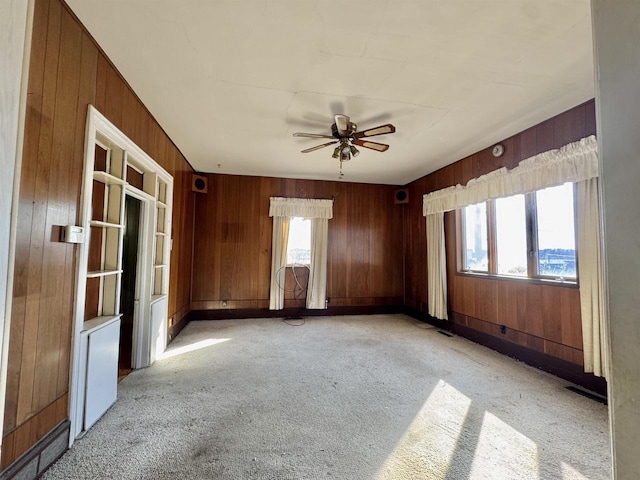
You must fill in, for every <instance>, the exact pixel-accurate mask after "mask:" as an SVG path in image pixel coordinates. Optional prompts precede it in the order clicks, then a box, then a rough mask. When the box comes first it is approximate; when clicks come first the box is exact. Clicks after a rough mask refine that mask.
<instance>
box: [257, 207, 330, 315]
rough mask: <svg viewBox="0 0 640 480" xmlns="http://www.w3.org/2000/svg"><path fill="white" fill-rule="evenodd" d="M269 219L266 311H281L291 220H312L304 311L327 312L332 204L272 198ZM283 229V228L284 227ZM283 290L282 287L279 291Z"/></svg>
mask: <svg viewBox="0 0 640 480" xmlns="http://www.w3.org/2000/svg"><path fill="white" fill-rule="evenodd" d="M269 216H270V217H273V239H272V247H271V248H272V258H271V285H270V292H269V308H270V309H271V310H282V309H283V308H284V289H283V288H282V287H283V286H284V278H285V268H283V267H284V266H285V265H286V263H287V240H288V238H289V220H290V218H291V217H303V218H308V219H310V220H311V264H310V265H309V282H308V284H307V302H306V306H307V308H313V309H324V308H326V301H325V300H326V295H327V242H328V238H327V237H328V230H329V227H328V226H329V219H331V218H333V200H322V199H309V198H283V197H271V198H270V205H269ZM285 225H286V226H285ZM281 286H282V287H281Z"/></svg>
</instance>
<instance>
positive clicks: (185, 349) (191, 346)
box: [158, 338, 231, 360]
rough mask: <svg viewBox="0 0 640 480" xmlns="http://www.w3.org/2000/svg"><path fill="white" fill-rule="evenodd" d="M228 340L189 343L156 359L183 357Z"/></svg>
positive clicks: (172, 349) (211, 339)
mask: <svg viewBox="0 0 640 480" xmlns="http://www.w3.org/2000/svg"><path fill="white" fill-rule="evenodd" d="M229 340H231V339H230V338H208V339H206V340H201V341H199V342H195V343H191V344H189V345H183V346H181V347H176V348H170V349H169V350H167V351H166V352H164V353H163V354H162V355H160V356H159V357H158V359H159V360H164V359H165V358H171V357H177V356H178V355H184V354H185V353H190V352H195V351H196V350H201V349H203V348H207V347H211V346H213V345H217V344H219V343H223V342H228V341H229Z"/></svg>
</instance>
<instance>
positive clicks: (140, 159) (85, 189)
mask: <svg viewBox="0 0 640 480" xmlns="http://www.w3.org/2000/svg"><path fill="white" fill-rule="evenodd" d="M98 136H102V137H104V138H106V139H108V140H109V142H110V143H112V144H114V145H117V147H118V148H120V149H122V150H123V152H126V154H125V155H124V162H123V169H125V171H124V172H123V176H124V175H125V174H126V157H127V155H132V156H133V157H134V161H135V164H136V167H138V169H139V168H142V169H144V171H145V172H149V173H152V174H153V175H154V178H159V179H160V180H161V181H163V182H164V183H166V184H167V199H166V200H167V202H166V203H167V208H166V212H167V214H168V215H167V216H168V219H166V225H167V228H168V230H167V231H168V232H170V231H171V230H170V228H171V214H172V206H173V198H172V195H173V177H172V176H171V175H169V173H168V172H167V171H166V170H164V169H163V168H162V167H161V166H160V165H159V164H157V163H156V162H155V161H154V160H153V159H152V158H151V157H150V156H149V155H147V154H146V153H145V152H144V150H142V149H141V148H140V147H138V146H137V145H136V144H135V143H134V142H133V141H131V140H130V139H129V138H128V137H127V136H126V135H125V134H124V133H122V132H121V131H120V130H119V129H118V128H117V127H115V126H114V125H113V124H112V123H111V122H110V121H109V120H108V119H107V118H106V117H105V116H104V115H102V114H101V113H100V112H99V111H98V110H96V108H95V107H93V106H92V105H89V108H88V113H87V126H86V132H85V156H84V178H83V183H82V194H81V199H80V209H79V214H80V225H81V226H83V227H84V228H85V229H87V231H88V229H89V226H90V221H91V195H92V189H93V167H94V165H93V162H94V155H95V145H96V138H97V137H98ZM125 194H130V195H133V196H135V197H137V198H140V199H141V200H143V201H144V202H145V208H144V212H146V214H147V215H148V217H149V218H147V219H146V220H145V222H144V223H145V224H146V226H145V227H144V230H145V232H146V235H147V238H146V239H144V240H143V241H144V242H145V243H144V244H145V247H146V248H147V249H148V250H149V252H150V255H152V252H153V250H154V249H153V248H149V244H150V243H151V247H153V246H154V245H153V243H152V241H153V238H154V236H155V235H154V233H155V232H154V230H155V216H156V215H155V212H156V198H155V196H154V195H150V194H148V192H141V191H140V190H138V189H135V188H132V187H128V186H127V185H126V184H125V185H124V189H123V195H122V199H123V201H122V204H121V208H124V196H125ZM151 213H153V215H151ZM149 237H150V238H149ZM165 248H167V247H166V246H165ZM77 255H78V257H77V265H78V267H77V274H76V295H75V299H76V300H75V304H74V324H73V334H72V346H71V372H70V386H69V399H70V400H69V419H70V421H71V434H70V436H69V446H71V445H73V442H74V441H75V439H76V438H77V437H78V436H79V435H80V434H81V433H82V428H83V416H84V412H83V410H84V385H85V375H86V367H87V365H86V354H85V353H83V352H85V351H86V350H85V349H84V347H83V342H82V332H83V324H84V306H85V296H86V277H87V261H88V257H89V245H88V243H82V244H80V245H79V248H78V253H77ZM118 262H121V257H120V258H119V259H118ZM149 263H151V261H149ZM119 264H120V263H119ZM149 270H150V269H149ZM149 275H150V273H147V274H146V275H143V277H144V279H143V280H142V284H141V289H144V291H145V292H147V293H148V296H147V297H146V298H148V301H147V302H146V305H145V306H144V307H142V308H141V310H140V317H141V318H142V321H139V322H138V323H139V325H138V327H139V330H138V336H139V337H138V338H137V339H136V341H137V342H138V345H139V346H140V347H141V348H139V349H138V351H137V352H136V359H135V360H136V362H135V366H136V367H144V366H148V365H149V362H150V360H151V358H150V353H149V350H150V345H151V338H149V337H150V336H151V335H150V321H151V320H150V319H149V317H150V314H149V312H150V310H151V307H150V304H151V302H152V292H151V291H150V284H151V282H150V279H149ZM165 275H166V276H167V278H166V280H165V285H166V287H165V288H167V289H168V278H169V277H168V275H169V266H167V267H166V271H165ZM163 293H168V290H167V292H163ZM141 298H142V297H141ZM167 313H168V312H167ZM145 336H146V337H147V338H146V340H145V338H144V337H145Z"/></svg>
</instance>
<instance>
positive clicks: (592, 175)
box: [422, 136, 608, 377]
mask: <svg viewBox="0 0 640 480" xmlns="http://www.w3.org/2000/svg"><path fill="white" fill-rule="evenodd" d="M597 177H598V156H597V142H596V138H595V137H594V136H590V137H587V138H583V139H582V140H580V141H578V142H574V143H570V144H568V145H565V146H564V147H562V148H560V149H557V150H550V151H548V152H544V153H541V154H539V155H536V156H534V157H531V158H528V159H526V160H523V161H521V162H520V164H519V165H518V166H517V167H515V168H513V169H512V170H507V169H506V168H500V169H498V170H495V171H493V172H490V173H488V174H486V175H482V176H480V177H478V178H475V179H473V180H470V181H469V182H468V183H467V185H465V186H462V185H454V186H451V187H447V188H444V189H442V190H438V191H435V192H431V193H428V194H426V195H424V197H423V203H422V211H423V214H424V215H425V216H426V217H427V241H428V244H427V256H428V261H429V265H428V266H427V275H428V281H429V294H428V300H429V314H430V315H433V316H435V317H437V318H446V317H442V316H439V315H442V314H443V312H444V314H445V315H446V283H444V288H443V289H442V290H441V285H443V283H442V282H441V281H438V276H439V275H444V276H445V277H444V278H445V281H446V272H445V273H443V271H444V270H445V268H444V265H445V262H446V260H445V259H444V258H445V257H444V255H445V253H444V240H443V239H444V224H443V222H441V221H440V220H438V219H437V217H436V214H442V213H443V212H448V211H451V210H456V209H458V208H462V207H465V206H467V205H472V204H475V203H480V202H485V201H487V200H492V199H495V198H501V197H507V196H510V195H516V194H519V193H527V192H532V191H535V190H541V189H543V188H547V187H553V186H556V185H562V184H563V183H566V182H573V183H577V185H578V198H577V207H578V210H577V217H578V218H577V224H578V225H577V228H578V278H579V282H580V306H581V314H582V315H581V316H582V336H583V348H584V368H585V371H586V372H593V373H594V374H595V375H597V376H605V377H606V374H607V371H608V370H607V369H608V362H607V358H608V355H607V352H606V345H607V342H606V339H605V338H604V337H605V335H606V329H605V327H604V291H603V286H604V283H603V272H602V256H601V250H600V214H599V211H600V209H599V203H598V179H597ZM438 228H440V229H441V230H442V232H441V233H440V234H437V233H436V230H437V229H438ZM440 242H442V245H441V243H440ZM431 244H433V245H431ZM438 252H440V253H438ZM432 265H433V268H432ZM443 295H444V297H443ZM443 298H444V300H443Z"/></svg>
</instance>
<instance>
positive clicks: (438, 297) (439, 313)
mask: <svg viewBox="0 0 640 480" xmlns="http://www.w3.org/2000/svg"><path fill="white" fill-rule="evenodd" d="M427 285H428V294H427V301H428V305H429V315H431V316H432V317H435V318H439V319H441V320H448V319H449V317H448V316H447V255H446V252H445V244H444V213H443V212H439V213H432V214H431V215H427Z"/></svg>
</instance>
